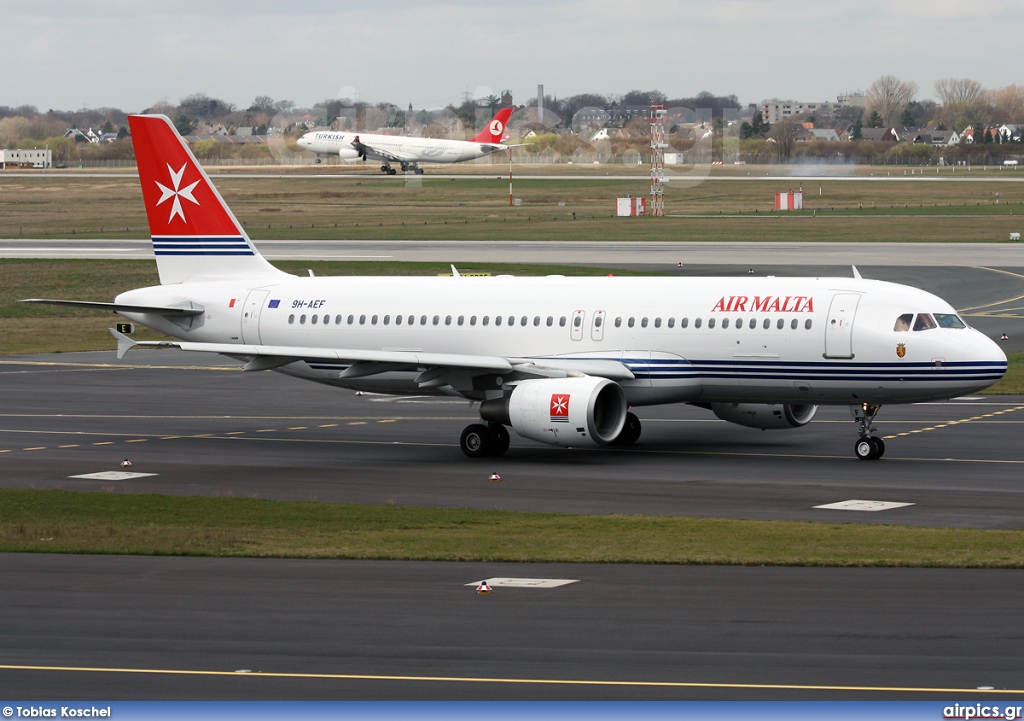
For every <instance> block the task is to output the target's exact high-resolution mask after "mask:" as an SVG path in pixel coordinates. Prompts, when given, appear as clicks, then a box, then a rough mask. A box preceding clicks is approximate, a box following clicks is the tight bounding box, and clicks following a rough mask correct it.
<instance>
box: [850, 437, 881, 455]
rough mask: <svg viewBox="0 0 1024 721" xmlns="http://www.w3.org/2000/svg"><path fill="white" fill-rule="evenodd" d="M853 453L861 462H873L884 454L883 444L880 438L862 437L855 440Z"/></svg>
mask: <svg viewBox="0 0 1024 721" xmlns="http://www.w3.org/2000/svg"><path fill="white" fill-rule="evenodd" d="M853 452H854V454H856V456H857V458H859V459H860V460H862V461H874V460H877V459H878V458H881V457H882V454H883V453H885V443H883V442H882V439H881V438H875V437H868V436H863V437H861V438H858V439H857V443H856V444H854V446H853Z"/></svg>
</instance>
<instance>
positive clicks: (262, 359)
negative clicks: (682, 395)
mask: <svg viewBox="0 0 1024 721" xmlns="http://www.w3.org/2000/svg"><path fill="white" fill-rule="evenodd" d="M109 330H110V333H111V334H112V335H113V336H114V338H116V339H117V357H118V358H123V357H124V355H125V354H126V353H127V352H128V351H129V350H131V349H132V348H135V347H137V346H143V347H156V348H178V349H180V350H184V351H195V352H201V353H218V354H221V355H227V356H234V357H239V356H241V357H247V358H251V360H249V361H248V362H247V363H246V364H245V366H243V370H246V371H257V370H271V369H273V368H280V367H282V366H286V365H288V364H290V363H295V362H298V361H310V360H313V361H337V362H340V363H348V364H349V366H348V368H346V369H344V370H342V371H340V373H339V375H338V377H339V378H361V377H365V376H371V375H376V374H378V373H386V372H388V371H393V370H408V369H414V368H415V369H419V370H421V375H420V386H421V387H424V388H427V387H438V386H445V385H456V386H457V385H459V384H458V383H456V382H453V381H454V377H453V376H452V375H451V372H452V371H458V372H460V373H459V375H461V376H462V377H467V374H468V377H470V378H471V377H472V376H475V375H484V374H488V373H496V374H502V375H506V376H508V378H509V381H510V382H515V381H517V380H525V379H528V378H564V377H567V376H585V375H590V376H597V377H601V378H608V379H609V380H616V381H618V380H632V379H633V378H634V376H633V373H632V372H631V371H630V370H629V369H628V368H626V366H624V365H623V364H622V363H620V362H619V361H617V360H610V359H609V360H606V359H599V358H598V359H578V358H503V357H500V356H484V355H469V354H460V353H424V352H422V351H416V350H380V351H375V350H363V349H348V348H312V347H310V348H305V347H300V346H272V345H253V344H239V343H193V342H190V341H136V340H133V339H132V338H129V337H128V336H126V335H124V334H123V333H119V332H118V331H116V330H114V329H113V328H110V329H109Z"/></svg>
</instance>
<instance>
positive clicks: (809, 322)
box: [804, 318, 811, 330]
mask: <svg viewBox="0 0 1024 721" xmlns="http://www.w3.org/2000/svg"><path fill="white" fill-rule="evenodd" d="M804 328H806V329H807V330H810V329H811V319H810V318H808V319H807V320H805V321H804Z"/></svg>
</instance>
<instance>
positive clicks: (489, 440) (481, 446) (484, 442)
mask: <svg viewBox="0 0 1024 721" xmlns="http://www.w3.org/2000/svg"><path fill="white" fill-rule="evenodd" d="M494 445H495V437H494V435H493V434H492V433H491V431H490V429H489V428H488V427H487V426H485V425H483V424H482V423H473V424H472V425H469V426H466V427H465V429H464V430H463V431H462V437H461V438H460V439H459V447H460V448H462V452H463V453H465V454H466V455H467V456H469V457H470V458H484V457H486V456H489V455H491V449H492V448H493V447H494Z"/></svg>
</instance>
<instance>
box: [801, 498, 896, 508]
mask: <svg viewBox="0 0 1024 721" xmlns="http://www.w3.org/2000/svg"><path fill="white" fill-rule="evenodd" d="M913 505H915V504H913V503H896V502H894V501H860V500H856V499H851V500H849V501H839V502H838V503H828V504H825V505H824V506H815V508H828V509H832V510H836V511H888V510H890V509H893V508H902V507H903V506H913Z"/></svg>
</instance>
